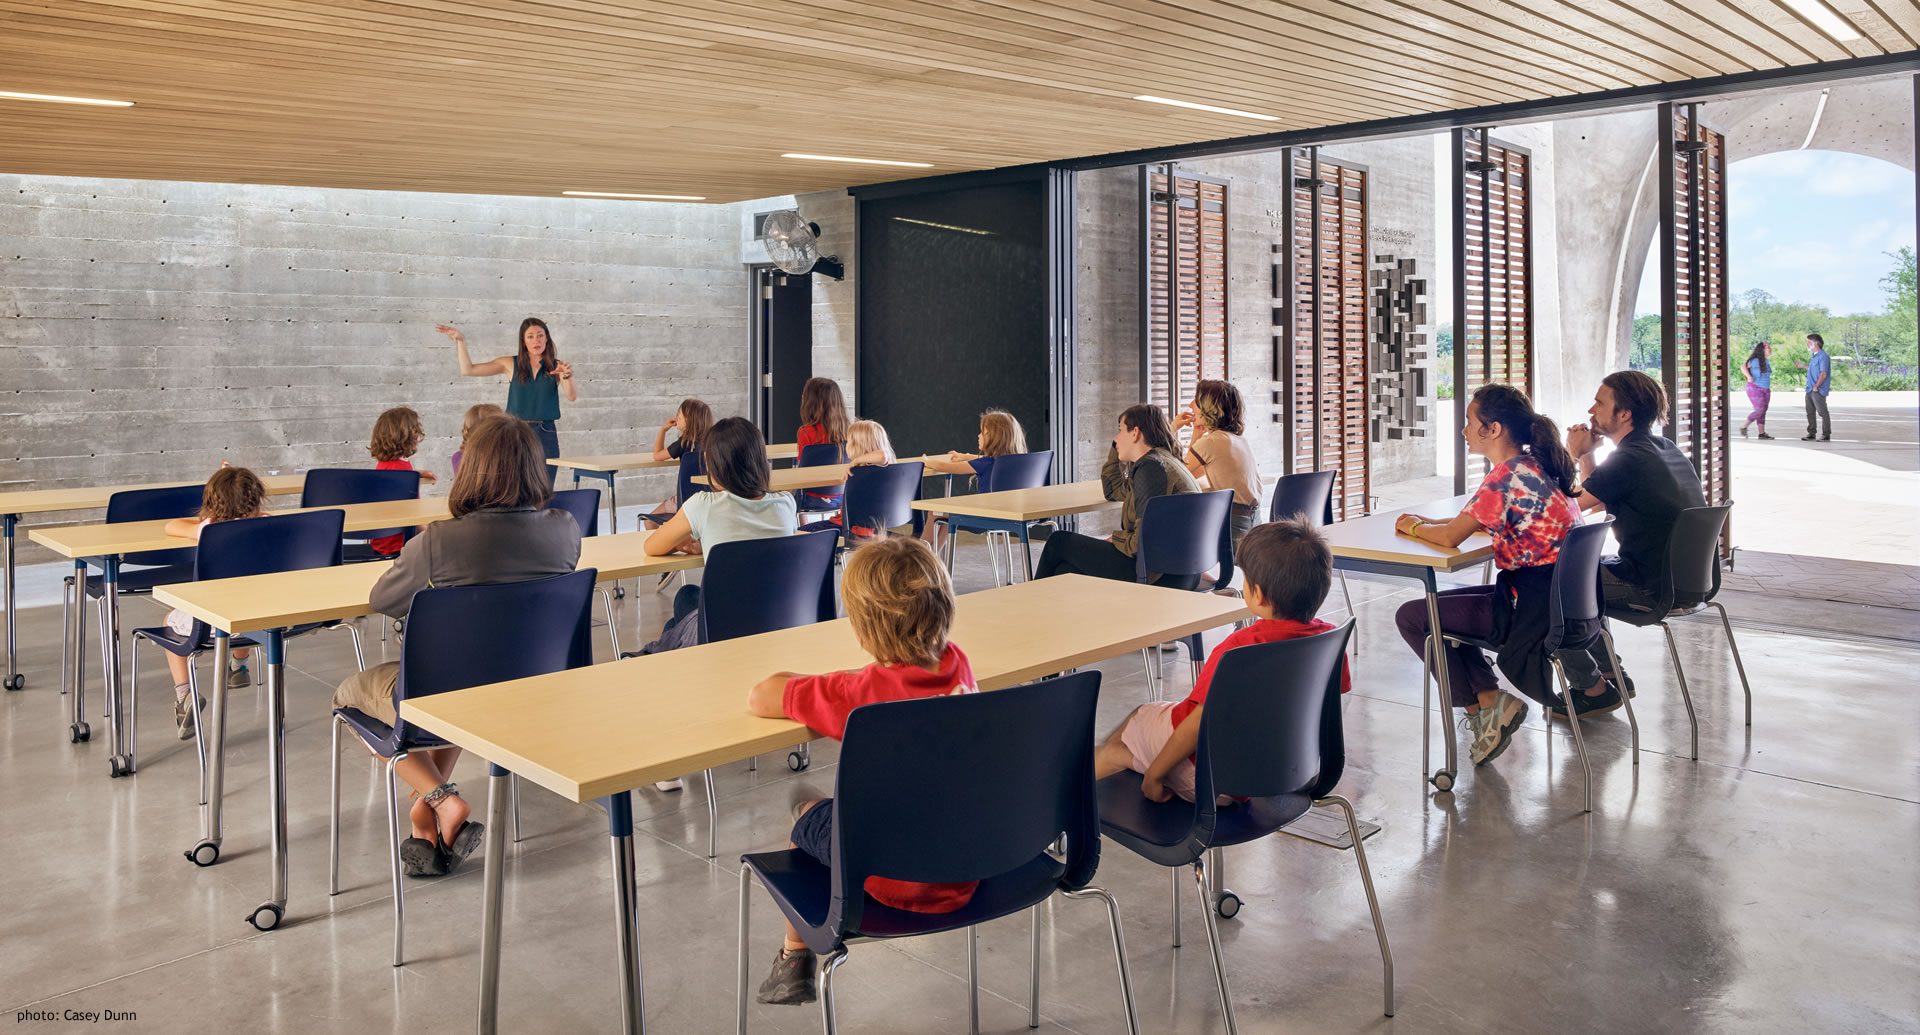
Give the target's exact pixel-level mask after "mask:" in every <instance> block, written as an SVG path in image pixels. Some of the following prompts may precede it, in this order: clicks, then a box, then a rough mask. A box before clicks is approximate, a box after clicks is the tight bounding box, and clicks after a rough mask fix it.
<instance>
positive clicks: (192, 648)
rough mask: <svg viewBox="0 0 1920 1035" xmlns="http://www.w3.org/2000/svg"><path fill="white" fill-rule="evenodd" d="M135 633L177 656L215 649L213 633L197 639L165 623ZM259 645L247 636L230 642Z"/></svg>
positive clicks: (252, 645) (243, 645) (239, 644)
mask: <svg viewBox="0 0 1920 1035" xmlns="http://www.w3.org/2000/svg"><path fill="white" fill-rule="evenodd" d="M133 634H134V635H135V636H138V637H140V638H141V639H143V640H146V641H148V642H149V643H152V644H153V645H154V646H156V647H159V648H160V649H161V650H164V651H166V652H167V653H168V654H172V655H174V656H175V657H181V658H184V657H187V656H188V655H190V654H194V653H197V652H199V651H203V650H212V649H213V636H212V634H208V635H206V636H203V637H201V638H200V639H198V640H195V639H194V638H193V637H192V635H191V634H189V635H182V634H180V633H177V632H174V631H173V629H172V628H171V627H169V626H165V625H156V626H151V627H148V628H142V629H135V630H134V631H133ZM259 645H260V644H259V643H258V642H257V641H255V640H251V639H248V638H247V637H245V636H235V637H233V638H232V640H231V641H230V642H229V643H228V646H230V647H258V646H259Z"/></svg>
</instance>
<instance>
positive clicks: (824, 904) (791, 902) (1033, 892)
mask: <svg viewBox="0 0 1920 1035" xmlns="http://www.w3.org/2000/svg"><path fill="white" fill-rule="evenodd" d="M740 861H741V862H742V863H744V864H745V865H746V866H747V867H749V868H750V869H752V870H753V872H754V874H755V875H756V876H758V877H759V878H760V882H761V883H762V884H763V885H765V886H766V889H767V892H768V893H769V894H771V895H772V896H773V900H774V902H775V903H777V904H778V905H779V906H780V910H781V912H784V913H786V914H787V918H788V919H790V920H792V921H793V923H794V926H795V927H797V928H799V929H801V930H802V931H803V932H805V933H806V934H808V935H810V936H813V937H809V938H808V944H810V945H813V944H814V941H815V938H816V937H822V936H821V935H820V934H819V928H820V926H821V925H822V924H823V923H825V922H826V918H827V910H828V908H829V906H830V904H831V899H832V881H831V874H830V872H829V870H828V869H827V867H825V866H823V865H821V864H820V862H819V861H817V860H815V859H814V858H813V856H810V855H808V854H807V853H805V852H802V851H799V850H798V849H791V848H790V849H787V850H785V851H779V852H759V853H756V854H753V855H746V856H742V857H741V860H740ZM1065 873H1066V864H1065V863H1062V862H1059V861H1058V860H1056V859H1054V858H1053V857H1052V856H1050V855H1046V854H1041V855H1037V856H1035V857H1034V858H1033V861H1031V862H1029V863H1027V864H1025V865H1023V866H1021V867H1019V868H1018V869H1016V870H1014V871H1012V872H1010V873H1006V874H1002V875H1001V876H998V877H993V878H990V879H988V880H983V881H981V882H980V886H979V887H978V888H977V889H975V891H974V893H973V898H972V899H971V900H969V901H968V902H967V904H966V906H964V907H963V908H960V909H957V910H954V911H953V912H951V913H915V912H912V911H911V910H905V909H894V908H892V907H891V906H884V905H881V904H880V903H878V902H876V901H874V899H873V897H872V896H871V895H869V896H868V897H867V901H866V905H865V906H864V907H862V909H861V913H860V927H859V929H858V930H856V931H850V932H848V935H847V936H848V937H849V938H909V937H913V936H916V935H922V934H937V933H939V932H941V931H957V930H960V929H961V928H964V927H972V926H973V925H974V924H977V923H983V922H985V921H988V920H992V919H996V918H998V917H1002V916H1006V915H1007V914H1009V913H1015V912H1018V911H1020V910H1022V909H1025V908H1027V907H1028V906H1031V905H1033V904H1034V903H1036V902H1043V901H1045V900H1046V898H1047V897H1048V896H1049V895H1052V894H1053V893H1054V892H1055V891H1056V890H1058V889H1059V887H1060V878H1061V877H1062V876H1064V875H1065ZM833 947H834V943H833V942H832V941H831V940H830V939H827V940H823V941H822V942H821V944H818V945H814V950H815V951H816V952H825V951H830V950H831V949H832V948H833Z"/></svg>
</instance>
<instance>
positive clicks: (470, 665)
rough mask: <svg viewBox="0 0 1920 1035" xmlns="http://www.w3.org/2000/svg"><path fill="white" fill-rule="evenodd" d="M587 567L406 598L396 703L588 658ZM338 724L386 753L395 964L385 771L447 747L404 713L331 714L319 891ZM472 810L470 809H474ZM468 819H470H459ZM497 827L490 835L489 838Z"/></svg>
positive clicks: (395, 856)
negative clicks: (391, 716) (387, 719)
mask: <svg viewBox="0 0 1920 1035" xmlns="http://www.w3.org/2000/svg"><path fill="white" fill-rule="evenodd" d="M598 578H599V572H597V571H595V570H594V569H592V568H582V569H580V570H579V571H574V572H568V573H567V574H565V575H554V576H551V577H549V578H543V579H532V580H529V581H526V582H506V583H496V584H493V585H486V586H441V587H436V588H432V589H423V590H421V591H419V592H418V593H415V594H414V595H413V602H412V603H411V604H409V605H408V607H407V635H406V638H405V639H404V640H403V641H402V643H401V646H400V678H399V681H398V683H396V684H395V686H394V689H393V706H394V712H395V714H396V715H398V713H399V710H400V702H401V701H404V700H407V699H409V698H412V699H418V698H421V697H429V696H432V695H434V694H442V693H446V692H447V691H449V690H465V689H467V688H468V687H475V686H484V685H487V684H489V683H504V682H507V681H508V680H512V679H525V678H527V677H529V676H539V675H545V674H547V673H549V672H559V671H561V670H563V669H570V668H581V667H584V666H586V665H590V664H592V663H593V650H592V646H591V644H590V643H589V641H588V630H589V628H591V626H590V622H591V619H592V608H591V606H590V605H591V604H592V602H593V587H594V582H595V580H597V579H598ZM343 726H344V727H345V728H347V729H349V730H351V731H353V733H354V735H355V736H358V737H359V738H360V741H361V742H362V743H363V744H365V745H366V746H367V748H368V750H370V751H372V752H373V753H374V754H376V755H378V756H380V757H381V758H384V759H386V762H387V765H386V769H387V831H388V834H389V835H390V840H391V841H392V844H391V845H389V846H388V851H389V854H390V855H391V856H392V861H393V965H394V966H396V967H397V966H399V965H400V964H401V963H402V962H403V959H402V952H403V948H404V939H405V934H406V928H405V924H406V902H405V894H406V892H405V888H404V887H403V885H402V880H401V876H400V841H401V829H402V828H401V823H402V822H403V820H402V818H401V815H400V795H399V788H398V787H397V785H396V781H395V779H394V773H393V767H394V765H395V764H396V763H398V762H399V761H400V760H401V759H404V758H406V757H407V756H408V755H409V754H412V753H413V752H416V751H433V750H436V749H439V748H445V747H448V746H449V745H448V744H447V742H446V741H444V740H441V739H440V738H439V737H436V736H434V735H433V734H431V733H428V732H427V731H426V730H423V729H419V728H417V727H414V726H409V725H408V724H407V723H406V721H405V720H404V719H400V720H398V721H396V722H395V724H394V725H392V726H389V725H387V724H386V723H384V722H381V721H380V720H378V719H376V718H373V717H372V716H370V715H368V714H366V713H365V712H362V711H360V710H359V709H357V708H336V709H334V711H333V763H332V766H331V769H332V776H331V791H330V795H329V798H328V801H329V808H330V818H329V825H328V828H327V835H328V836H327V848H328V858H327V894H329V895H337V894H339V893H340V730H341V727H343ZM477 811H478V810H476V814H477ZM469 822H472V820H469ZM499 835H500V832H499V831H497V830H496V831H494V832H493V836H495V837H498V836H499Z"/></svg>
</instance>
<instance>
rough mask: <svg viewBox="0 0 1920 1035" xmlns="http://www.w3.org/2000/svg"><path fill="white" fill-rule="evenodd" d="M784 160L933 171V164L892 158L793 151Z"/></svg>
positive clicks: (784, 155) (784, 156)
mask: <svg viewBox="0 0 1920 1035" xmlns="http://www.w3.org/2000/svg"><path fill="white" fill-rule="evenodd" d="M780 157H782V158H801V159H805V160H806V161H809V162H852V163H853V164H855V165H897V166H900V167H901V168H903V169H931V168H933V163H932V162H896V161H894V160H893V159H891V158H842V157H841V156H839V155H803V154H799V153H796V152H793V151H789V152H787V153H786V154H783V155H781V156H780Z"/></svg>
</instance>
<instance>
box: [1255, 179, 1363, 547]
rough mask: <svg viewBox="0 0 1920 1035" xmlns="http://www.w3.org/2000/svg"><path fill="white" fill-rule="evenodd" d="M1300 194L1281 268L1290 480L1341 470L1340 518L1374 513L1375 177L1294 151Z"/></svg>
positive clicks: (1291, 202) (1292, 198) (1336, 507)
mask: <svg viewBox="0 0 1920 1035" xmlns="http://www.w3.org/2000/svg"><path fill="white" fill-rule="evenodd" d="M1284 160H1285V161H1286V162H1287V163H1289V164H1290V165H1291V168H1292V173H1293V187H1292V190H1291V191H1290V193H1289V196H1288V199H1287V206H1286V207H1287V212H1286V216H1285V218H1284V220H1283V223H1284V225H1285V228H1286V233H1287V243H1286V244H1285V245H1284V246H1282V247H1280V248H1277V249H1276V250H1277V251H1279V252H1280V253H1281V257H1282V263H1281V265H1280V266H1279V267H1278V268H1277V270H1276V279H1277V280H1278V281H1280V283H1279V284H1278V285H1277V286H1278V287H1279V289H1280V290H1279V291H1278V292H1277V293H1278V294H1279V295H1280V301H1281V311H1280V313H1279V314H1277V318H1276V320H1275V323H1276V324H1279V325H1280V326H1281V327H1282V328H1284V333H1283V334H1282V335H1281V339H1282V340H1281V352H1282V354H1281V355H1280V356H1279V357H1277V359H1278V362H1277V363H1276V366H1277V367H1278V369H1277V370H1276V374H1277V377H1276V380H1280V381H1282V382H1283V383H1284V385H1285V387H1284V388H1283V389H1282V390H1281V392H1280V393H1278V396H1279V398H1278V399H1277V400H1276V401H1280V402H1283V403H1284V406H1285V413H1284V414H1276V415H1275V419H1277V420H1283V421H1285V423H1286V424H1287V435H1286V439H1285V454H1286V456H1285V462H1286V470H1287V471H1288V473H1297V472H1302V471H1324V470H1337V471H1339V472H1340V475H1339V477H1338V478H1337V479H1336V481H1335V488H1334V503H1333V516H1334V518H1335V519H1336V520H1344V519H1346V518H1348V517H1354V516H1357V515H1360V514H1364V513H1366V512H1367V507H1368V505H1369V493H1370V491H1371V489H1372V486H1371V484H1370V479H1371V469H1370V459H1371V457H1370V451H1369V441H1368V437H1367V172H1366V170H1365V169H1363V168H1360V167H1358V166H1352V165H1346V164H1343V163H1338V162H1331V161H1328V160H1326V159H1324V158H1321V157H1319V156H1318V154H1317V151H1316V149H1313V148H1306V149H1300V150H1290V151H1288V152H1287V153H1286V157H1285V159H1284Z"/></svg>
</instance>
